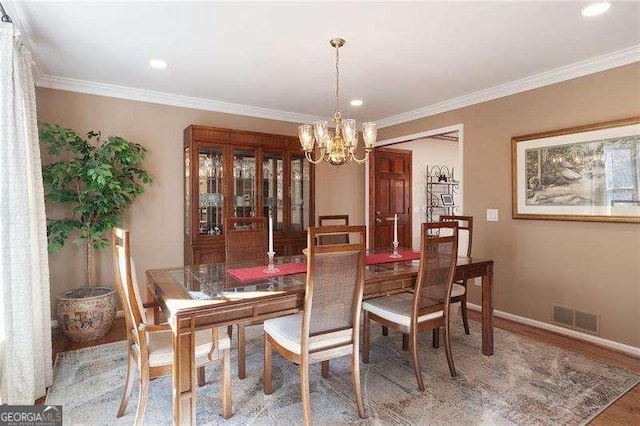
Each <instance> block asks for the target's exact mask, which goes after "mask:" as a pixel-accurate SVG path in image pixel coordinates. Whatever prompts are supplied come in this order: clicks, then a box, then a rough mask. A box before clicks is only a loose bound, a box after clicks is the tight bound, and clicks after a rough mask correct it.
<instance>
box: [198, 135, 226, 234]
mask: <svg viewBox="0 0 640 426" xmlns="http://www.w3.org/2000/svg"><path fill="white" fill-rule="evenodd" d="M222 173H223V155H222V148H216V147H200V149H199V150H198V174H199V184H198V195H199V200H198V201H199V206H198V207H199V208H198V212H199V215H200V225H199V234H200V235H221V234H222V229H223V228H222V225H223V223H224V217H223V212H224V199H223V195H222V193H223V175H222Z"/></svg>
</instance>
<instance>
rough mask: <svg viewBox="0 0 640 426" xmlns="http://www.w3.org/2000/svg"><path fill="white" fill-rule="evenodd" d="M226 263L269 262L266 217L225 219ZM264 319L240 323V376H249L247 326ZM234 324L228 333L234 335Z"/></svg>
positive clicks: (241, 377)
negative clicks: (247, 367)
mask: <svg viewBox="0 0 640 426" xmlns="http://www.w3.org/2000/svg"><path fill="white" fill-rule="evenodd" d="M224 223H225V228H224V235H225V237H224V241H225V260H226V263H240V262H265V264H266V262H267V219H266V218H264V217H231V218H227V219H225V221H224ZM257 324H262V321H254V322H249V323H240V324H238V378H240V379H244V378H245V377H247V370H246V342H245V326H247V325H257ZM232 330H233V326H229V327H228V329H227V333H228V334H229V336H231V335H232Z"/></svg>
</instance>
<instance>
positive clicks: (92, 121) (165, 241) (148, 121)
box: [36, 88, 364, 312]
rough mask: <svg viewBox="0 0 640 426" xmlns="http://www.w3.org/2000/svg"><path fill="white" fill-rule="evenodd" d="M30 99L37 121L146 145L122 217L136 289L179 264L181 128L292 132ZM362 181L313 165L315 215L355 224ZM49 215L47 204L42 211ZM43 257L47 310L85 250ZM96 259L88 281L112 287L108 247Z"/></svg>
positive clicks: (151, 109) (247, 120) (354, 170)
mask: <svg viewBox="0 0 640 426" xmlns="http://www.w3.org/2000/svg"><path fill="white" fill-rule="evenodd" d="M36 100H37V107H38V118H39V119H40V120H42V121H49V122H55V123H59V124H62V125H64V126H66V127H70V128H72V129H74V130H76V131H78V132H83V133H84V132H86V131H88V130H91V129H96V130H100V131H102V134H103V135H105V136H107V135H118V136H122V137H124V138H126V139H129V140H131V141H134V142H138V143H140V144H142V145H143V146H144V147H145V148H147V150H148V154H147V159H146V160H145V168H146V169H147V170H148V171H149V172H150V173H151V175H152V176H153V179H154V182H153V184H152V185H151V186H150V187H148V188H147V191H146V193H145V194H144V195H143V196H142V197H140V198H139V199H137V200H136V201H134V203H133V205H132V206H131V209H130V210H129V212H128V213H127V214H126V216H125V217H124V226H125V227H127V228H129V229H130V230H131V233H132V241H131V244H132V250H133V256H134V258H135V260H136V268H137V277H138V280H139V282H140V285H141V286H143V283H144V281H143V279H144V271H145V270H147V269H151V268H160V267H166V266H175V265H182V264H183V211H182V206H183V204H182V193H183V189H182V185H183V174H182V173H183V172H182V145H183V142H182V131H183V129H184V128H185V127H187V126H188V125H190V124H201V125H207V126H217V127H225V128H232V129H240V130H250V131H259V132H265V133H276V134H287V135H295V134H296V133H297V124H296V123H287V122H280V121H274V120H266V119H258V118H251V117H243V116H238V115H231V114H221V113H214V112H208V111H200V110H195V109H189V108H178V107H171V106H164V105H156V104H151V103H145V102H135V101H128V100H123V99H115V98H107V97H102V96H93V95H85V94H80V93H72V92H65V91H59V90H51V89H42V88H38V89H37V91H36ZM44 161H46V159H45V160H44ZM363 179H364V171H363V167H362V166H353V165H349V166H344V167H340V168H336V167H334V166H325V165H321V166H318V168H317V172H316V188H317V196H316V214H317V215H321V214H337V213H343V212H344V213H347V214H349V215H351V218H352V222H353V223H354V224H363V223H364V209H363V208H362V206H363V205H364V186H363V185H361V184H359V183H360V182H362V181H363ZM345 183H346V186H345ZM54 212H55V210H54V209H52V208H51V207H50V206H47V214H53V213H54ZM49 259H50V276H51V295H52V308H53V307H55V297H56V296H57V295H58V294H60V293H62V292H63V291H65V290H69V289H72V288H75V287H80V286H82V285H83V284H84V275H83V274H84V272H83V271H84V266H83V265H84V253H83V251H82V250H81V247H78V246H75V245H74V244H67V245H66V246H65V248H64V249H63V251H62V252H61V253H59V254H54V255H51V256H50V257H49ZM95 263H96V269H95V275H94V277H95V282H97V283H104V284H108V285H111V286H113V273H112V269H111V268H112V266H111V252H110V250H109V249H107V250H103V251H102V252H99V253H98V254H97V256H96V262H95ZM52 312H55V311H53V310H52Z"/></svg>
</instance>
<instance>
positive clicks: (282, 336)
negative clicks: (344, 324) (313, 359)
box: [264, 312, 353, 355]
mask: <svg viewBox="0 0 640 426" xmlns="http://www.w3.org/2000/svg"><path fill="white" fill-rule="evenodd" d="M264 332H265V333H267V334H268V335H269V336H271V338H273V340H275V341H276V342H277V343H278V344H279V345H280V346H282V347H283V348H285V349H287V350H288V351H290V352H293V353H295V354H298V355H299V354H300V353H301V351H302V348H301V345H302V343H301V341H302V312H300V313H297V314H293V315H287V316H285V317H279V318H273V319H269V320H266V321H265V322H264ZM352 335H353V331H352V329H347V330H341V331H338V332H334V333H327V334H319V335H317V336H313V337H311V338H310V339H309V352H314V351H316V350H319V349H322V348H325V347H330V346H336V345H341V344H345V345H346V344H350V343H351V339H352Z"/></svg>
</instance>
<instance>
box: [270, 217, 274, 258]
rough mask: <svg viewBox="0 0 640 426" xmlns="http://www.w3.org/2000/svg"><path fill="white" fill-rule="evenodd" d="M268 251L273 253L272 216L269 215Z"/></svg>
mask: <svg viewBox="0 0 640 426" xmlns="http://www.w3.org/2000/svg"><path fill="white" fill-rule="evenodd" d="M269 253H273V217H271V215H269Z"/></svg>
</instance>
